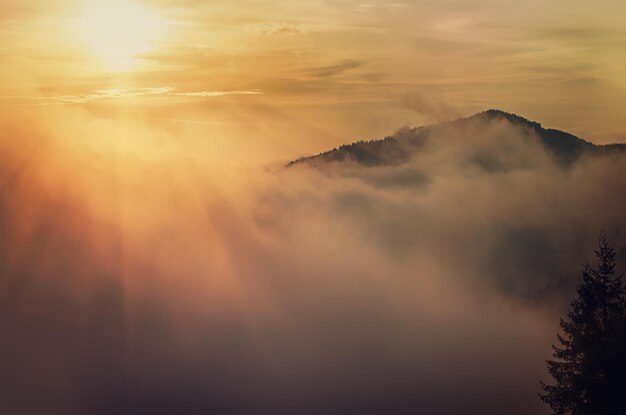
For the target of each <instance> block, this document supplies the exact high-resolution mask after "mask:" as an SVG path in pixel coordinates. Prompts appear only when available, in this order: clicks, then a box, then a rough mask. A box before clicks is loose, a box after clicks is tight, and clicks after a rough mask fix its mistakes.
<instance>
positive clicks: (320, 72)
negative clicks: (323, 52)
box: [307, 59, 363, 78]
mask: <svg viewBox="0 0 626 415" xmlns="http://www.w3.org/2000/svg"><path fill="white" fill-rule="evenodd" d="M359 66H363V62H361V61H358V60H354V59H344V60H342V61H339V62H337V63H335V64H333V65H329V66H323V67H319V68H312V69H309V70H307V72H308V73H309V74H310V75H313V76H318V77H320V78H326V77H330V76H333V75H339V74H340V73H342V72H345V71H348V70H350V69H354V68H358V67H359Z"/></svg>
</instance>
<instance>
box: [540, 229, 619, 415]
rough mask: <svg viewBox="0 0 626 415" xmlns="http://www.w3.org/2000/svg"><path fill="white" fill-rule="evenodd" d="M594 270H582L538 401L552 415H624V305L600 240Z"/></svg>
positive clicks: (611, 253) (609, 253) (611, 257)
mask: <svg viewBox="0 0 626 415" xmlns="http://www.w3.org/2000/svg"><path fill="white" fill-rule="evenodd" d="M595 254H596V257H597V259H598V264H597V266H596V267H595V268H594V267H592V266H591V265H589V264H585V266H584V270H583V273H582V281H581V283H580V285H579V286H578V290H577V292H578V296H577V297H576V298H575V299H574V300H573V301H572V302H571V305H570V309H569V311H568V313H567V316H566V318H564V319H561V323H560V324H561V329H562V330H563V335H562V336H561V335H558V336H557V337H558V340H559V343H560V346H553V356H554V360H548V361H547V366H548V371H549V373H550V375H551V376H552V378H553V379H554V381H555V384H554V385H548V384H545V383H543V382H541V389H542V393H540V394H539V395H540V397H541V399H542V400H543V401H544V402H545V403H546V404H548V405H549V406H550V408H551V409H552V410H553V411H554V413H555V414H574V415H578V414H581V415H583V414H584V415H587V414H589V415H591V414H594V415H603V414H606V415H620V414H621V415H623V414H626V304H625V300H624V287H623V285H622V274H618V273H617V272H616V270H615V250H614V249H613V246H611V244H609V242H608V241H607V239H606V235H605V234H602V235H601V236H600V241H599V246H598V249H597V250H596V251H595Z"/></svg>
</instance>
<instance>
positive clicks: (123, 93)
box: [1, 87, 263, 104]
mask: <svg viewBox="0 0 626 415" xmlns="http://www.w3.org/2000/svg"><path fill="white" fill-rule="evenodd" d="M176 91H177V89H176V88H174V87H156V88H114V89H98V90H95V91H93V92H91V93H88V94H80V95H60V96H52V97H46V96H40V97H24V96H6V97H1V98H2V99H5V100H7V101H33V100H34V101H40V102H47V103H50V102H60V103H72V104H85V103H89V102H94V101H103V100H110V99H121V98H140V97H146V96H170V97H172V96H178V97H197V98H210V97H223V96H228V95H261V94H263V91H261V90H258V89H255V90H250V91H194V92H176Z"/></svg>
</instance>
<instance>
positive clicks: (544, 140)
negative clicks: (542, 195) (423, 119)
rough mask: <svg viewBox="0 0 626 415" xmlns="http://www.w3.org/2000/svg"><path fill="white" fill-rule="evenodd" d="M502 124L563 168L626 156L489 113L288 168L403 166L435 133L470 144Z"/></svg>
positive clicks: (614, 147)
mask: <svg viewBox="0 0 626 415" xmlns="http://www.w3.org/2000/svg"><path fill="white" fill-rule="evenodd" d="M502 122H505V123H507V124H510V126H512V127H513V128H514V129H516V130H517V131H519V132H520V133H525V134H528V135H530V136H532V137H536V139H537V140H538V142H539V143H540V144H541V146H542V147H543V148H544V149H545V150H546V152H547V153H548V154H549V155H550V156H551V157H552V158H553V159H554V160H555V161H556V162H557V163H559V164H560V165H561V166H563V167H567V166H570V165H572V164H573V163H575V162H576V161H578V160H579V159H580V158H581V157H583V156H585V155H592V156H601V155H607V154H615V153H622V152H626V144H622V143H619V144H608V145H597V144H594V143H591V142H589V141H586V140H583V139H582V138H579V137H576V136H575V135H572V134H569V133H567V132H564V131H560V130H555V129H549V128H548V129H546V128H544V127H542V125H541V124H540V123H538V122H535V121H531V120H528V119H526V118H524V117H521V116H519V115H516V114H512V113H508V112H505V111H501V110H496V109H490V110H487V111H483V112H480V113H477V114H475V115H472V116H470V117H467V118H461V119H458V120H454V121H449V122H445V123H441V124H436V125H429V126H423V127H416V128H404V129H402V130H400V131H399V132H398V133H396V134H394V135H393V136H387V137H385V138H384V139H382V140H359V141H356V142H354V143H351V144H344V145H341V146H339V147H337V148H334V149H332V150H329V151H326V152H323V153H320V154H317V155H313V156H306V157H301V158H299V159H297V160H294V161H292V162H290V163H289V164H288V165H289V166H294V165H298V164H308V165H315V166H321V165H324V164H326V163H332V162H352V163H356V164H357V165H361V166H366V167H373V166H386V165H394V164H402V163H405V162H407V161H409V160H411V159H412V158H413V157H415V156H417V155H419V154H420V150H422V149H423V147H424V146H425V145H426V144H427V143H428V142H429V139H430V138H431V136H433V135H435V134H436V133H438V132H441V131H443V130H447V129H449V130H451V131H452V130H453V131H454V133H455V134H457V135H459V136H461V137H457V138H461V139H463V140H472V139H473V138H475V137H474V136H475V135H476V134H479V133H480V129H483V130H485V131H487V130H489V129H490V128H493V127H494V126H496V125H498V123H502ZM477 127H478V128H477Z"/></svg>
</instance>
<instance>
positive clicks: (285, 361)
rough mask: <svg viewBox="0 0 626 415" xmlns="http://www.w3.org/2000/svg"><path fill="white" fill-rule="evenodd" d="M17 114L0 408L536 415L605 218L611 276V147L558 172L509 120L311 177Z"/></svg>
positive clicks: (189, 142) (133, 125) (616, 228)
mask: <svg viewBox="0 0 626 415" xmlns="http://www.w3.org/2000/svg"><path fill="white" fill-rule="evenodd" d="M16 114H17V112H14V113H13V115H11V116H9V115H4V116H1V117H0V127H1V128H2V138H1V139H0V158H1V161H0V223H1V224H2V227H1V233H0V286H1V290H0V330H1V331H2V333H3V340H2V342H0V373H1V375H0V391H1V392H0V394H1V396H0V410H1V411H2V412H3V413H14V414H41V413H51V414H55V413H59V414H61V413H63V414H112V413H117V414H137V413H151V414H160V413H163V414H171V413H181V414H207V413H229V414H245V413H289V414H291V413H315V414H321V413H337V414H347V413H372V414H383V413H388V414H395V413H425V414H452V413H477V414H479V413H484V414H486V413H510V414H528V413H543V412H544V411H545V410H544V408H542V407H541V403H540V402H539V399H538V397H537V392H538V382H539V380H540V379H542V378H544V377H545V375H544V373H545V369H544V359H545V358H547V357H548V356H549V354H550V344H551V343H552V342H553V339H554V338H555V337H554V336H555V334H556V331H557V328H558V317H559V315H560V314H561V313H562V311H563V310H564V307H565V305H566V304H567V302H568V301H569V298H570V297H571V295H572V294H573V287H574V286H575V284H576V282H577V278H578V276H579V271H580V269H581V266H582V262H583V260H584V259H585V258H589V259H591V258H592V256H593V247H594V246H595V245H596V241H597V236H598V235H599V233H600V232H601V231H603V230H604V231H606V232H607V234H608V236H609V238H610V239H611V240H612V241H613V243H614V244H615V245H616V247H617V249H618V252H620V261H621V262H620V266H621V269H623V268H624V267H623V264H624V262H625V261H624V260H625V259H626V249H624V248H623V247H624V246H626V234H625V233H624V232H625V231H626V229H625V228H624V225H625V224H626V219H625V218H624V215H623V208H624V202H625V200H624V199H625V198H626V196H625V194H624V189H626V175H625V174H624V173H625V172H626V160H625V158H624V157H623V156H622V157H620V156H606V157H588V158H584V159H582V160H580V161H578V162H577V163H575V164H573V165H572V166H569V167H567V168H565V167H563V166H560V165H558V164H557V163H555V162H554V160H553V159H552V158H550V156H549V155H548V154H547V153H546V152H545V150H544V149H543V148H542V147H541V146H540V145H539V144H538V143H537V141H536V140H535V139H534V138H533V136H532V132H530V131H526V130H524V129H520V128H518V127H515V126H513V125H511V124H510V123H507V122H506V121H498V122H495V121H490V122H488V121H484V124H477V125H474V126H473V127H472V128H471V129H470V130H464V131H455V130H454V128H453V127H450V128H442V129H439V130H437V134H436V135H435V136H431V137H430V138H429V142H428V144H427V145H426V146H425V147H424V148H423V149H422V151H421V152H420V153H419V154H416V155H415V157H413V158H412V159H411V160H410V161H408V162H406V163H403V164H400V165H393V166H386V167H374V168H363V167H357V166H354V165H349V163H346V164H341V163H339V164H334V165H329V166H328V167H327V168H325V169H317V168H309V167H306V166H299V165H296V166H293V167H288V168H287V167H283V165H284V164H285V163H286V162H287V161H288V160H284V163H282V162H281V163H277V164H275V165H270V166H268V165H266V164H261V165H246V166H242V165H241V164H240V163H238V162H237V154H231V153H224V154H215V153H211V147H210V144H207V142H205V141H204V140H205V138H204V137H197V136H193V135H190V134H183V135H176V134H173V133H172V132H171V131H168V130H167V129H165V128H162V127H161V126H160V125H158V124H156V123H153V122H151V121H149V120H147V119H142V118H140V117H139V118H138V117H134V116H133V117H125V116H110V117H105V116H101V115H99V116H95V115H93V114H92V113H90V112H87V111H84V110H81V109H79V107H65V108H56V107H55V108H54V109H49V108H47V109H46V111H45V112H44V111H38V110H35V111H29V112H26V111H25V112H23V113H22V114H21V115H16ZM206 140H209V138H208V137H207V138H206ZM220 160H221V161H220Z"/></svg>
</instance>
